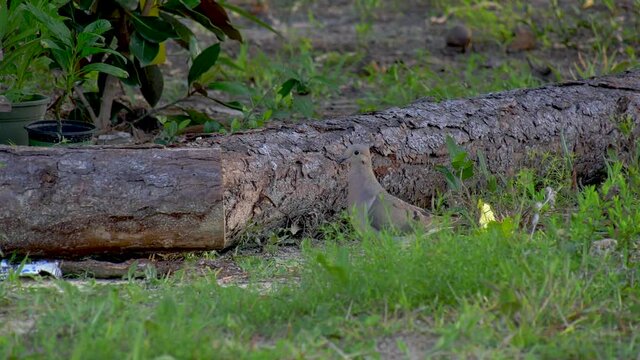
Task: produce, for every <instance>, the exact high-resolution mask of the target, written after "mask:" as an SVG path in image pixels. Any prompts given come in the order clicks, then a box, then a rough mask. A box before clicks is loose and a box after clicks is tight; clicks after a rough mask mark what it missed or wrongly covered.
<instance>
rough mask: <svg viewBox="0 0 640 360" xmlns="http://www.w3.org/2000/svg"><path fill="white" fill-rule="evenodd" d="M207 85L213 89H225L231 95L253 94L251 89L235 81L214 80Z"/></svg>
mask: <svg viewBox="0 0 640 360" xmlns="http://www.w3.org/2000/svg"><path fill="white" fill-rule="evenodd" d="M207 87H208V88H209V89H211V90H218V91H223V92H226V93H228V94H231V95H240V96H251V89H249V88H248V87H247V86H245V85H244V84H242V83H239V82H235V81H218V82H212V83H210V84H209V85H208V86H207Z"/></svg>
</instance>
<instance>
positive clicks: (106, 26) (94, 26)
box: [82, 19, 111, 35]
mask: <svg viewBox="0 0 640 360" xmlns="http://www.w3.org/2000/svg"><path fill="white" fill-rule="evenodd" d="M110 29H111V23H110V22H109V21H108V20H105V19H98V20H96V21H94V22H92V23H91V24H89V25H87V26H85V27H84V29H82V32H83V33H90V34H96V35H102V34H104V33H105V32H107V31H109V30H110Z"/></svg>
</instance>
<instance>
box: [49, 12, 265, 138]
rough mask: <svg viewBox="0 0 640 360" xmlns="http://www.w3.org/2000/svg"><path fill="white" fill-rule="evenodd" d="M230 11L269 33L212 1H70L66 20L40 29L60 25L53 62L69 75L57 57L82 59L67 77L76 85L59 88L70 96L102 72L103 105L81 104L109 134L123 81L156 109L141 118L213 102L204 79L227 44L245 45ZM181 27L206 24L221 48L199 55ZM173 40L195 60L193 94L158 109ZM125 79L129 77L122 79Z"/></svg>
mask: <svg viewBox="0 0 640 360" xmlns="http://www.w3.org/2000/svg"><path fill="white" fill-rule="evenodd" d="M225 8H230V9H232V10H233V11H236V12H238V13H240V14H241V15H243V16H245V17H247V18H249V19H250V20H253V21H256V22H258V23H260V24H262V25H263V26H267V27H268V25H266V24H264V23H262V22H261V21H260V20H258V19H257V18H255V17H253V16H252V15H250V14H248V13H246V12H244V11H243V10H242V9H240V8H237V7H234V6H233V5H229V4H226V3H221V2H220V3H219V2H217V1H213V0H200V1H194V0H189V1H178V0H170V1H146V0H118V1H106V0H96V1H69V2H66V4H65V5H64V6H62V7H61V8H60V11H59V13H60V15H61V16H63V18H64V19H62V18H60V17H58V18H57V19H54V20H56V21H57V24H55V25H54V24H53V23H52V22H51V21H50V20H51V19H46V20H47V21H43V22H44V23H48V24H49V25H52V26H55V27H56V31H57V32H58V33H57V35H58V36H56V42H55V43H54V44H49V45H50V49H51V52H52V54H53V56H52V57H53V58H54V60H55V62H56V63H57V65H58V66H60V67H61V68H62V69H63V70H64V69H68V70H70V69H71V68H70V65H72V62H69V61H67V60H66V58H68V57H69V56H68V55H66V56H64V54H63V56H61V55H60V54H58V55H56V52H58V53H67V54H76V55H83V56H79V57H77V58H76V60H79V62H77V63H75V65H77V67H76V68H74V69H75V72H68V73H69V74H73V75H74V76H75V79H74V78H73V77H69V78H66V79H64V80H63V81H62V87H63V89H64V90H65V93H66V94H68V89H69V88H70V87H71V86H73V83H74V81H73V80H77V79H78V76H80V78H81V79H85V78H86V77H85V75H86V74H88V73H89V72H91V71H94V70H97V71H99V72H100V75H99V76H98V82H97V84H98V92H99V96H97V98H100V103H99V104H97V105H96V104H89V103H88V102H86V101H83V103H84V104H83V105H84V108H88V109H87V110H89V111H88V112H89V115H91V113H92V112H93V113H94V114H97V115H96V116H95V117H94V116H92V118H93V121H94V123H95V124H96V125H97V126H98V128H100V129H103V130H105V129H108V128H109V127H110V126H111V122H112V119H113V118H114V117H115V115H116V112H117V111H118V110H120V109H127V108H126V107H125V106H120V105H119V106H114V104H116V103H117V100H116V97H117V92H118V89H119V86H117V85H118V83H119V82H123V83H124V84H125V85H128V86H132V87H137V88H139V89H140V92H141V93H142V96H143V97H144V99H145V100H146V101H147V103H148V104H149V106H150V107H151V108H152V109H151V110H148V111H146V112H145V114H144V116H148V115H151V114H153V113H156V112H159V111H161V110H163V109H165V108H167V107H169V106H173V105H175V104H177V103H178V102H180V101H183V100H185V99H186V98H188V97H191V96H194V95H203V96H207V97H208V95H207V90H206V87H205V86H204V85H203V83H201V81H200V78H201V77H202V75H203V74H205V73H206V72H207V71H209V70H210V69H211V68H212V67H213V66H214V65H215V63H216V61H217V60H218V55H219V54H220V51H221V48H220V42H222V41H224V40H225V39H227V38H229V39H232V40H237V41H242V36H241V35H240V32H239V31H238V30H237V29H236V28H235V27H233V26H232V25H231V23H230V20H229V17H228V15H227V12H226V10H225ZM181 20H192V21H194V22H196V23H198V24H200V25H202V26H203V27H204V28H205V29H207V30H208V31H210V32H211V33H213V34H214V35H215V36H216V38H217V40H218V42H217V43H214V44H212V45H210V46H208V47H207V48H205V49H204V50H201V48H200V44H199V43H198V41H197V38H196V36H195V34H194V32H193V31H192V30H191V29H190V28H189V27H188V26H186V25H185V24H183V22H182V21H181ZM60 21H64V24H65V25H66V27H67V28H68V29H69V31H65V30H62V29H61V25H60V24H59V23H60ZM271 30H273V29H271ZM82 33H89V35H86V36H85V35H83V37H82V38H81V37H78V39H77V40H78V41H77V42H75V43H71V44H70V43H69V42H67V41H63V40H62V38H65V37H66V36H67V35H69V34H82ZM170 40H171V41H175V42H176V43H177V44H178V45H180V46H181V47H183V48H185V49H187V50H188V51H189V54H190V56H191V60H192V61H191V67H190V69H189V72H188V76H187V78H186V79H185V82H186V83H187V86H188V91H187V93H186V94H185V95H184V96H183V97H181V98H179V99H177V100H176V101H173V102H171V103H169V104H165V105H163V106H161V107H156V106H157V105H158V103H159V102H160V99H161V98H162V95H163V92H164V75H163V74H162V72H161V70H160V67H159V65H160V64H161V63H163V62H164V60H165V57H166V54H165V48H166V42H167V41H170ZM87 42H88V43H87ZM61 45H64V46H61ZM80 45H84V46H85V47H87V45H88V46H89V47H90V48H92V49H91V50H83V49H81V46H80ZM58 48H60V49H61V50H60V49H58ZM97 49H100V50H97ZM54 50H55V51H54ZM66 66H69V67H66ZM65 67H66V68H65ZM125 74H128V76H126V77H125V76H123V75H125ZM77 95H78V97H79V98H80V99H81V100H82V98H83V97H85V98H86V97H90V96H89V94H86V96H83V95H84V94H82V93H80V92H77ZM91 97H92V98H96V96H91ZM58 100H59V101H60V102H64V101H65V100H67V99H66V98H65V97H61V98H60V99H58ZM91 105H93V106H91ZM224 105H228V103H224Z"/></svg>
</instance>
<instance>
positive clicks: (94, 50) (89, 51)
mask: <svg viewBox="0 0 640 360" xmlns="http://www.w3.org/2000/svg"><path fill="white" fill-rule="evenodd" d="M95 54H111V55H113V56H116V57H118V58H120V59H121V60H123V61H127V58H126V57H124V56H123V55H122V54H121V53H120V52H118V51H116V50H113V49H109V48H100V47H92V46H91V47H85V48H82V49H81V50H80V57H81V58H85V57H87V56H89V55H95Z"/></svg>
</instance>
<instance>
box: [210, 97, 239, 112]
mask: <svg viewBox="0 0 640 360" xmlns="http://www.w3.org/2000/svg"><path fill="white" fill-rule="evenodd" d="M210 99H211V100H213V101H215V102H217V103H218V104H220V105H222V106H226V107H228V108H229V109H233V110H238V111H244V105H242V103H241V102H239V101H228V102H227V101H222V100H218V99H214V98H210Z"/></svg>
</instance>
